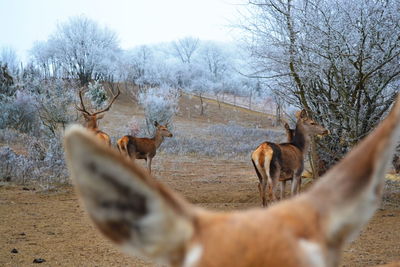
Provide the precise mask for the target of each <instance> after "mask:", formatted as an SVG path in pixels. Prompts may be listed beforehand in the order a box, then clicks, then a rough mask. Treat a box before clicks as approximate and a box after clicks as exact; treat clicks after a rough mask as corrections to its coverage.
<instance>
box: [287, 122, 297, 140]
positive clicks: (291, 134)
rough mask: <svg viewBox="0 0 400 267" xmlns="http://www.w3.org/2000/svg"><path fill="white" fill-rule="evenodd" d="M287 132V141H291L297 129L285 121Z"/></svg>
mask: <svg viewBox="0 0 400 267" xmlns="http://www.w3.org/2000/svg"><path fill="white" fill-rule="evenodd" d="M285 132H286V137H287V141H288V142H289V143H290V142H292V140H293V137H294V133H295V129H290V126H289V124H288V123H287V122H285Z"/></svg>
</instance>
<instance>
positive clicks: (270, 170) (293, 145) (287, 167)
mask: <svg viewBox="0 0 400 267" xmlns="http://www.w3.org/2000/svg"><path fill="white" fill-rule="evenodd" d="M285 129H286V133H287V136H288V141H289V142H288V143H281V144H274V143H269V142H265V143H263V144H261V145H260V146H258V147H257V148H256V150H255V151H254V152H253V153H252V155H251V160H252V162H253V165H254V168H255V169H256V173H257V176H258V178H259V180H260V183H259V184H258V190H259V192H260V197H261V200H262V205H263V206H266V205H267V200H266V197H265V190H266V187H267V186H268V195H269V198H270V200H272V201H275V200H276V195H275V194H276V193H275V190H276V184H277V182H278V180H279V181H281V199H282V198H283V196H284V190H285V184H286V180H292V195H294V194H295V193H299V192H300V186H301V173H302V172H303V169H304V154H305V153H306V151H307V149H308V138H309V137H308V135H309V134H326V133H327V130H326V129H325V128H323V127H322V126H320V125H317V124H316V123H315V122H314V121H313V120H311V119H310V118H308V117H307V116H306V114H305V111H302V112H301V113H300V114H299V116H298V121H297V124H296V129H295V130H294V131H293V130H291V129H290V128H289V125H288V124H285ZM271 146H272V147H271ZM271 151H272V153H271Z"/></svg>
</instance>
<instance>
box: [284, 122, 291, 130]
mask: <svg viewBox="0 0 400 267" xmlns="http://www.w3.org/2000/svg"><path fill="white" fill-rule="evenodd" d="M285 129H286V130H289V129H290V127H289V124H287V122H285Z"/></svg>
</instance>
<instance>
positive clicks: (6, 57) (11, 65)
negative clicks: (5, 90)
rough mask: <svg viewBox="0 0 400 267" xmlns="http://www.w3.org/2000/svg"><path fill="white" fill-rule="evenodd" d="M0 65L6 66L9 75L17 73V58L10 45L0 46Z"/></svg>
mask: <svg viewBox="0 0 400 267" xmlns="http://www.w3.org/2000/svg"><path fill="white" fill-rule="evenodd" d="M0 65H1V66H6V67H7V70H8V72H9V74H10V75H11V76H17V75H18V73H19V59H18V56H17V53H16V52H15V50H14V49H13V48H12V47H2V48H1V50H0Z"/></svg>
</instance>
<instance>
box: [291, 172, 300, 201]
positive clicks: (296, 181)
mask: <svg viewBox="0 0 400 267" xmlns="http://www.w3.org/2000/svg"><path fill="white" fill-rule="evenodd" d="M300 183H301V176H300V175H294V176H293V179H292V191H291V196H294V195H295V194H296V193H297V192H298V187H300V185H299V184H300Z"/></svg>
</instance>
